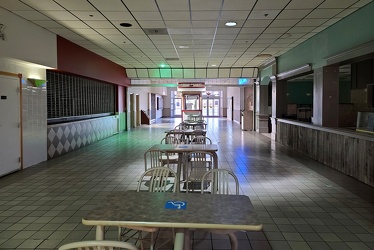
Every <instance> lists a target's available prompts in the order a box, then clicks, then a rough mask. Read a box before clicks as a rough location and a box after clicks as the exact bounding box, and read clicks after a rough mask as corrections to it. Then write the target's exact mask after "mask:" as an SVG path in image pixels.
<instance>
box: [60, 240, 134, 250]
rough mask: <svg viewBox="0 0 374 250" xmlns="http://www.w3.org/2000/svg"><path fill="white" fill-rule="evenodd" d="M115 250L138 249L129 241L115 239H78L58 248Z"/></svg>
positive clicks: (63, 249)
mask: <svg viewBox="0 0 374 250" xmlns="http://www.w3.org/2000/svg"><path fill="white" fill-rule="evenodd" d="M72 249H81V250H92V249H102V250H114V249H125V250H138V248H137V247H136V246H134V245H133V244H131V243H129V242H122V241H113V240H89V241H78V242H72V243H68V244H65V245H62V246H61V247H60V248H59V249H58V250H72Z"/></svg>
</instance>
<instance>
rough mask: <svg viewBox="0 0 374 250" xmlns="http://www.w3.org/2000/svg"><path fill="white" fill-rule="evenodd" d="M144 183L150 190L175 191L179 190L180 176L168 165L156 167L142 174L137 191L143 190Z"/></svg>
mask: <svg viewBox="0 0 374 250" xmlns="http://www.w3.org/2000/svg"><path fill="white" fill-rule="evenodd" d="M145 177H147V178H146V179H147V180H145ZM143 183H145V185H146V186H147V187H148V192H173V193H175V192H178V191H179V178H178V176H177V174H176V173H175V172H174V170H172V169H170V168H168V167H156V168H151V169H148V170H147V171H145V172H144V173H143V174H142V175H141V176H140V179H139V183H138V187H137V189H136V191H137V192H139V191H141V190H140V189H141V187H142V184H143Z"/></svg>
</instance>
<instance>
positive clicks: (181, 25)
mask: <svg viewBox="0 0 374 250" xmlns="http://www.w3.org/2000/svg"><path fill="white" fill-rule="evenodd" d="M165 23H166V27H167V28H169V29H189V28H191V23H190V21H165Z"/></svg>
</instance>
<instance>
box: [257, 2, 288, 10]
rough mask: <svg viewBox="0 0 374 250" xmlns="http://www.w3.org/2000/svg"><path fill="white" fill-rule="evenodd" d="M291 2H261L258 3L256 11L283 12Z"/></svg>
mask: <svg viewBox="0 0 374 250" xmlns="http://www.w3.org/2000/svg"><path fill="white" fill-rule="evenodd" d="M289 2H290V1H289V0H277V1H274V0H261V1H257V2H256V5H255V7H254V10H282V9H284V7H285V6H286V5H287V4H288V3H289Z"/></svg>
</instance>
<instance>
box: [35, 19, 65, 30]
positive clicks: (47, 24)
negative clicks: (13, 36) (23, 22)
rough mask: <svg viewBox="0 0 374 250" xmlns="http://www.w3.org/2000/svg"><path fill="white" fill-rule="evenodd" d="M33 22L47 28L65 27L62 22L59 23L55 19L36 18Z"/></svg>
mask: <svg viewBox="0 0 374 250" xmlns="http://www.w3.org/2000/svg"><path fill="white" fill-rule="evenodd" d="M33 22H34V23H36V24H37V25H39V26H42V27H45V28H47V29H48V28H63V27H64V26H62V25H61V24H59V23H57V22H55V21H52V20H49V21H41V20H35V21H33Z"/></svg>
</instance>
